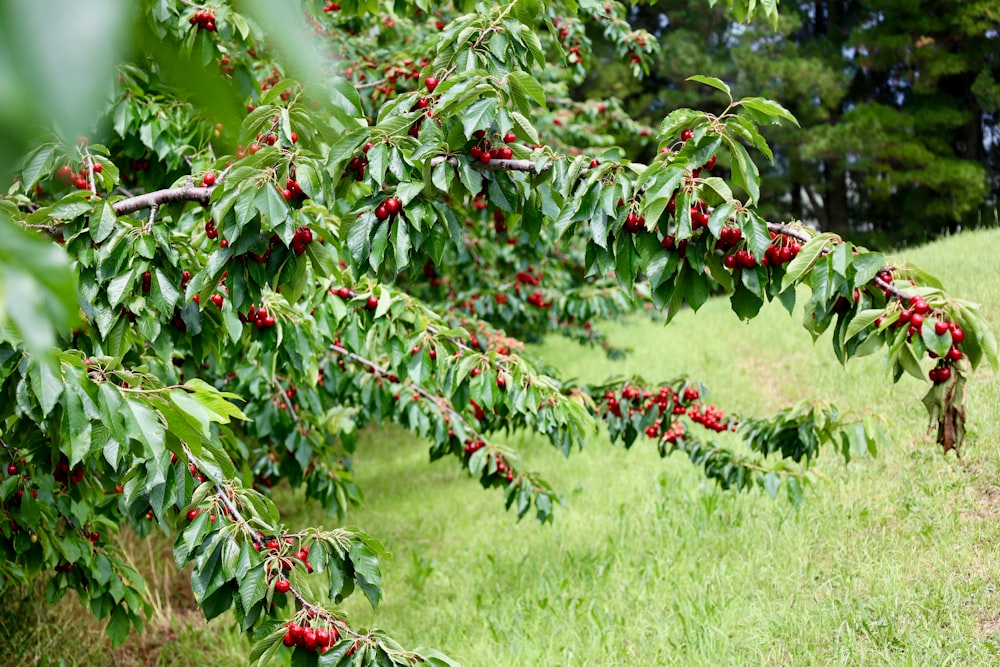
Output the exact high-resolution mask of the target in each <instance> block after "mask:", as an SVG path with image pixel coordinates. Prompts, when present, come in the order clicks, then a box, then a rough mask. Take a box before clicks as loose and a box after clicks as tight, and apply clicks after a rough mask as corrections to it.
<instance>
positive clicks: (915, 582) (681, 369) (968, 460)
mask: <svg viewBox="0 0 1000 667" xmlns="http://www.w3.org/2000/svg"><path fill="white" fill-rule="evenodd" d="M998 246H1000V232H998V231H996V230H992V231H982V232H975V233H967V234H963V235H960V236H957V237H953V238H949V239H945V240H942V241H940V242H938V243H935V244H933V245H931V246H928V247H926V248H921V249H916V250H912V251H909V252H907V253H905V255H904V256H905V257H906V258H907V259H911V260H913V261H914V262H916V263H917V264H919V265H920V266H921V267H923V268H925V269H927V270H929V271H931V272H933V273H935V274H936V275H938V276H939V277H940V278H941V279H942V280H943V281H944V283H945V285H946V286H947V287H948V288H949V290H950V291H951V292H952V293H953V294H957V295H961V296H962V297H964V298H968V299H970V300H973V301H978V302H981V303H983V304H984V305H985V312H986V315H987V317H988V319H989V320H990V322H991V325H992V326H993V327H994V329H995V330H1000V301H998V300H997V298H996V294H997V293H1000V276H998V275H997V274H996V273H995V267H996V265H997V263H996V256H995V255H996V251H995V250H994V248H996V247H998ZM608 331H609V332H610V334H611V335H612V339H613V342H615V343H616V344H624V345H627V346H629V347H632V348H633V350H634V352H633V354H631V355H629V356H628V358H626V359H624V360H622V361H618V362H615V361H610V360H608V359H606V358H604V357H603V356H601V355H600V353H598V352H591V351H587V352H583V351H581V349H580V348H578V347H576V346H574V345H571V344H569V343H567V342H565V341H564V340H561V339H552V340H550V341H548V342H547V343H546V344H545V345H543V346H540V347H538V348H536V350H535V351H536V352H537V353H538V354H539V355H540V356H541V357H542V358H544V359H545V360H546V361H547V362H549V363H551V364H553V365H554V366H557V367H559V368H561V369H562V370H563V372H564V373H565V374H566V375H569V376H572V375H576V376H578V377H581V378H583V379H585V380H600V379H603V378H604V377H606V376H608V375H614V374H627V373H633V372H639V373H641V374H642V375H643V376H645V377H646V378H647V379H649V380H657V379H669V378H671V377H673V376H675V375H678V374H682V373H684V374H688V375H690V376H691V377H693V378H698V379H701V380H703V381H704V382H705V383H706V385H707V386H708V387H709V389H710V391H711V394H710V397H709V398H710V400H711V401H713V402H715V403H717V404H718V405H719V406H720V407H723V408H724V409H727V410H732V411H734V412H737V413H743V414H754V413H757V414H760V413H764V412H766V411H770V410H774V409H776V408H780V407H782V406H785V405H788V404H791V403H793V402H795V401H797V400H799V399H801V398H808V399H813V400H821V401H829V402H832V403H835V404H836V405H838V406H839V407H840V408H841V409H842V410H843V411H845V412H848V413H850V414H854V415H863V414H867V413H873V414H875V415H878V416H879V418H880V419H881V420H882V428H883V431H884V434H885V439H884V441H883V442H882V443H881V446H880V453H879V457H878V458H877V459H874V460H863V461H855V462H852V463H851V464H850V465H847V466H845V465H844V464H843V463H842V462H841V461H840V459H838V458H837V457H836V456H835V455H834V454H833V452H825V453H824V455H823V456H822V457H821V458H820V460H819V462H818V466H817V467H816V470H817V471H818V472H819V473H821V474H822V475H823V477H824V479H825V481H823V482H820V483H818V484H813V485H810V486H809V487H808V488H807V491H806V502H805V504H804V505H803V506H802V507H801V508H799V509H798V510H794V509H793V508H792V507H791V506H790V505H789V504H788V503H787V502H785V500H784V497H783V496H782V497H779V500H778V501H777V502H774V501H771V500H770V499H768V498H767V496H766V495H764V494H763V493H758V492H755V493H750V494H742V495H738V494H735V493H731V492H723V491H720V490H718V489H716V488H714V486H712V485H711V484H709V483H706V482H705V481H704V478H703V477H701V476H700V475H699V473H698V471H697V470H695V469H694V468H692V466H691V465H690V464H689V463H688V462H687V460H686V459H682V458H681V457H680V456H679V455H678V456H675V457H672V458H669V459H666V460H663V459H660V458H659V457H658V456H657V455H656V453H655V451H654V449H653V447H652V444H651V443H650V442H648V441H640V442H639V443H638V444H637V445H636V446H635V447H634V448H633V449H632V451H628V452H626V451H624V450H623V449H622V448H620V447H612V446H610V445H608V444H607V440H606V439H602V438H601V437H600V436H598V435H595V437H594V439H593V441H592V442H591V443H590V444H588V445H587V447H586V448H585V449H584V451H583V452H574V453H573V455H572V456H571V457H570V458H569V459H564V458H563V457H562V456H561V455H560V454H558V453H557V452H555V451H554V450H553V449H551V448H550V447H548V446H547V445H546V444H544V443H543V442H541V441H539V440H538V439H536V438H533V437H527V436H524V437H515V439H514V440H515V442H514V444H516V445H517V446H518V447H519V449H520V450H521V451H522V454H523V458H524V459H525V462H526V464H527V465H528V466H529V467H531V468H534V469H538V470H541V471H544V472H545V474H546V476H547V478H548V479H549V480H550V481H551V482H552V483H553V484H554V485H555V486H556V488H557V489H559V490H560V491H561V492H562V494H563V495H564V497H565V501H566V504H565V506H564V507H558V508H557V512H556V517H555V522H554V523H553V524H551V525H545V526H541V525H538V524H537V523H535V522H534V521H532V520H529V519H526V520H524V521H522V522H520V523H518V522H517V521H516V520H515V517H514V515H513V514H510V513H505V512H504V511H503V507H502V497H501V495H500V494H499V493H498V492H487V491H483V490H482V489H481V488H479V486H478V485H477V484H476V483H475V482H474V481H473V480H471V479H469V478H468V476H467V475H465V474H463V473H462V471H461V470H459V469H458V467H457V466H456V465H454V462H453V461H444V462H439V463H435V464H428V463H427V453H426V449H427V447H426V445H425V444H423V443H420V442H416V441H413V440H412V439H411V438H410V437H409V436H408V435H407V434H406V433H404V432H402V431H398V430H395V429H387V430H381V431H376V430H373V431H370V432H369V433H368V434H367V436H366V438H365V442H364V445H363V446H362V447H361V448H360V453H359V456H358V457H357V470H358V477H359V481H360V483H361V485H362V487H363V488H364V490H365V493H366V496H367V498H368V501H367V503H366V505H365V506H364V507H362V508H360V509H359V510H357V511H355V512H353V513H352V514H351V515H350V516H349V519H348V522H349V523H351V524H354V525H357V526H359V527H361V528H362V529H364V530H366V531H368V532H370V533H372V534H374V535H376V536H378V537H379V538H381V539H382V540H383V541H384V542H385V544H386V546H387V547H388V549H389V550H390V551H391V552H392V553H393V554H394V555H395V560H394V561H393V562H391V563H389V564H387V566H386V568H385V569H386V572H387V575H386V579H385V594H386V600H385V602H384V604H383V605H382V606H380V608H379V609H378V611H377V612H375V613H372V612H371V611H370V610H368V609H367V608H366V607H365V606H364V605H363V604H362V603H361V601H360V600H357V601H351V603H350V604H349V605H348V606H349V609H350V611H351V613H352V615H353V619H354V622H355V623H357V624H361V625H369V624H376V625H378V626H380V627H383V628H385V629H387V630H389V631H390V632H392V633H393V634H394V635H395V636H397V637H398V638H399V639H400V640H401V641H402V642H403V643H404V645H410V646H415V645H418V644H423V645H428V646H434V647H436V648H440V649H442V650H444V651H445V652H446V653H448V654H449V655H451V656H452V657H454V658H456V659H458V660H459V661H461V662H462V663H463V664H464V665H466V666H468V667H472V666H476V665H483V666H487V665H489V666H496V665H521V664H526V665H785V664H788V665H831V664H837V665H840V664H843V665H920V666H924V665H946V664H947V665H979V664H982V665H985V664H997V663H998V662H1000V588H998V585H997V581H998V579H997V574H998V572H1000V557H998V556H997V554H1000V531H998V530H997V528H996V526H997V519H998V517H1000V453H998V450H997V443H998V442H1000V426H998V423H997V416H998V415H1000V382H998V378H997V375H996V374H994V373H992V372H990V371H984V372H981V373H978V374H976V375H975V376H974V377H973V378H972V380H971V381H970V383H969V387H968V392H969V397H968V418H969V423H970V429H969V438H968V441H967V443H966V448H965V451H964V455H963V458H962V459H961V460H960V461H956V460H955V458H954V457H944V456H942V455H941V454H940V453H939V451H938V449H937V447H936V445H935V444H934V443H933V442H932V440H931V439H930V438H929V437H928V436H927V435H926V434H925V429H926V415H925V414H924V412H923V408H922V406H921V405H920V402H919V399H920V396H921V394H922V392H923V391H924V389H925V387H924V386H922V385H921V384H920V383H917V382H915V381H912V380H906V379H904V380H903V381H902V382H901V383H900V384H898V385H893V384H892V383H891V381H890V380H889V378H888V376H887V375H886V373H885V370H884V367H883V361H882V358H881V356H879V355H875V356H873V357H870V358H866V359H861V360H855V361H852V362H850V363H849V364H848V365H847V366H846V367H841V366H839V365H838V364H837V363H836V361H835V360H834V357H833V354H832V350H831V348H830V346H829V341H828V340H826V339H821V340H820V341H819V342H817V343H816V344H815V345H814V344H813V343H812V342H811V340H810V338H809V336H808V334H807V333H806V332H805V330H804V329H802V327H801V326H800V325H799V323H798V321H797V319H794V318H791V317H789V316H788V314H787V313H785V312H784V311H783V310H782V309H781V308H780V307H779V306H775V307H769V308H768V309H767V311H766V312H765V313H763V314H762V316H761V317H759V318H758V319H757V320H755V321H753V322H751V323H750V324H742V323H739V322H738V321H737V320H736V318H735V316H733V315H732V313H731V312H730V311H729V309H728V303H727V302H726V301H724V300H713V301H710V302H709V303H708V304H707V305H706V306H705V307H704V308H703V309H702V311H701V312H699V313H698V314H697V315H695V314H693V313H690V312H684V313H681V314H680V315H679V316H678V317H677V319H676V320H675V322H674V323H673V324H671V326H669V327H664V326H662V325H661V324H657V323H654V322H649V321H644V320H636V321H630V322H626V323H621V324H617V325H614V326H610V327H608ZM279 498H280V500H281V502H282V505H283V510H284V511H285V512H286V516H287V517H288V519H289V522H290V523H291V524H292V525H296V524H306V523H317V522H326V523H329V520H328V519H326V518H324V517H323V516H322V515H321V513H320V512H319V511H318V510H317V509H316V508H314V507H312V506H310V505H307V504H303V503H299V502H298V501H297V500H296V498H295V497H293V496H292V495H291V494H290V493H287V492H286V493H284V494H283V495H279ZM65 609H67V610H68V611H70V612H71V613H75V610H74V608H73V607H72V606H67V607H65ZM167 625H169V623H167ZM161 627H162V624H161ZM185 627H186V629H181V630H180V631H179V633H177V637H178V638H177V639H176V640H175V641H173V642H171V643H168V644H165V645H163V646H161V647H159V662H158V663H157V664H161V665H166V664H169V665H187V664H219V665H224V664H240V657H239V656H240V655H241V653H242V652H245V651H246V650H247V648H246V645H245V644H244V643H243V640H241V639H239V638H238V637H236V636H235V634H234V633H233V632H232V631H231V629H230V628H229V627H228V626H227V625H226V621H225V620H223V621H221V622H213V623H211V624H209V625H208V626H207V627H205V626H202V625H200V624H189V625H187V626H185ZM135 641H137V642H138V641H140V640H135ZM54 643H55V642H54ZM95 645H99V642H98V643H97V644H95ZM206 647H207V648H206ZM53 650H55V651H57V652H56V653H55V654H52V655H64V656H66V658H67V663H68V664H73V663H75V662H80V663H81V664H109V663H107V662H102V660H105V658H100V657H98V658H94V659H90V658H86V659H81V660H79V661H77V660H74V659H73V658H72V656H74V655H76V656H80V653H79V652H77V653H73V652H72V651H70V652H65V651H66V649H65V648H64V649H62V651H64V652H62V653H60V652H58V649H57V648H56V647H53ZM0 655H2V648H0ZM97 655H99V654H97ZM53 662H54V663H55V662H57V660H53ZM41 664H46V663H41ZM129 664H131V663H129ZM137 664H141V663H137Z"/></svg>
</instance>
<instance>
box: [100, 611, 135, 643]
mask: <svg viewBox="0 0 1000 667" xmlns="http://www.w3.org/2000/svg"><path fill="white" fill-rule="evenodd" d="M130 629H131V623H130V622H129V616H128V611H127V610H126V609H125V607H123V606H121V605H118V606H116V607H115V610H114V612H112V613H111V618H110V619H109V620H108V626H107V627H106V628H105V629H104V632H105V634H107V636H108V639H110V640H111V645H112V646H121V645H122V644H123V643H124V642H125V640H126V639H128V633H129V630H130Z"/></svg>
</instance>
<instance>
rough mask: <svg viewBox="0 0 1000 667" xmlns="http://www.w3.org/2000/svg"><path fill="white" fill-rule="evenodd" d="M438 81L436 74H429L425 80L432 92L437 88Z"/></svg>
mask: <svg viewBox="0 0 1000 667" xmlns="http://www.w3.org/2000/svg"><path fill="white" fill-rule="evenodd" d="M438 83H439V82H438V79H437V77H435V76H429V77H427V79H426V80H425V81H424V85H425V86H427V90H428V91H429V92H432V93H433V92H434V89H435V88H437V86H438Z"/></svg>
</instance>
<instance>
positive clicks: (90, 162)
mask: <svg viewBox="0 0 1000 667" xmlns="http://www.w3.org/2000/svg"><path fill="white" fill-rule="evenodd" d="M83 162H84V164H85V165H87V184H88V185H90V194H92V195H96V194H97V184H96V183H95V182H94V158H93V157H91V155H90V151H89V150H88V149H87V147H86V146H84V147H83Z"/></svg>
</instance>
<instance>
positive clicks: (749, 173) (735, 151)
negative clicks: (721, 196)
mask: <svg viewBox="0 0 1000 667" xmlns="http://www.w3.org/2000/svg"><path fill="white" fill-rule="evenodd" d="M727 143H728V144H729V151H730V154H731V155H732V156H733V182H734V183H735V184H736V185H738V186H739V187H741V188H743V190H745V191H746V193H747V195H748V196H749V197H750V201H751V202H752V203H754V204H756V203H757V200H758V199H760V172H758V171H757V165H756V164H755V163H754V161H753V160H752V159H750V154H749V153H747V149H746V148H744V147H743V144H741V143H740V142H738V141H734V140H732V139H727Z"/></svg>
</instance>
